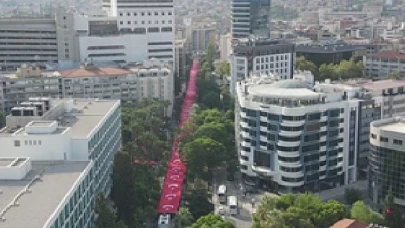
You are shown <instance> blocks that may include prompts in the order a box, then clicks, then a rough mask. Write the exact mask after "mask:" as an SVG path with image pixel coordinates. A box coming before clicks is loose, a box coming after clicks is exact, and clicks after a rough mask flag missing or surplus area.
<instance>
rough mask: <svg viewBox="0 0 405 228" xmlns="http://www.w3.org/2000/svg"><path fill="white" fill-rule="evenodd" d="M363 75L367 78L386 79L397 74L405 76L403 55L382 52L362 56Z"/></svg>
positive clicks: (404, 55) (404, 58)
mask: <svg viewBox="0 0 405 228" xmlns="http://www.w3.org/2000/svg"><path fill="white" fill-rule="evenodd" d="M363 64H364V69H365V74H366V76H368V77H376V78H387V77H388V76H389V75H390V74H392V73H396V72H399V73H400V74H401V75H404V74H405V54H403V53H400V52H395V51H382V52H378V53H374V54H369V55H366V56H363Z"/></svg>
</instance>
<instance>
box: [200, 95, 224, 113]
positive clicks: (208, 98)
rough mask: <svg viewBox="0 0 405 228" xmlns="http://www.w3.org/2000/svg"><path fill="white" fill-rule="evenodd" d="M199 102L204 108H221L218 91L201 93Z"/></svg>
mask: <svg viewBox="0 0 405 228" xmlns="http://www.w3.org/2000/svg"><path fill="white" fill-rule="evenodd" d="M200 101H201V104H203V105H204V107H206V108H210V109H211V108H216V109H221V108H222V107H221V100H220V94H219V93H218V92H208V93H206V94H202V96H201V100H200Z"/></svg>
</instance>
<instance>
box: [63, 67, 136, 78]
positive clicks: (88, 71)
mask: <svg viewBox="0 0 405 228" xmlns="http://www.w3.org/2000/svg"><path fill="white" fill-rule="evenodd" d="M129 73H130V71H128V70H125V69H120V68H110V67H105V68H98V67H92V68H86V67H81V68H78V69H73V70H65V71H61V72H60V74H61V75H62V76H63V77H66V78H75V77H99V76H120V75H127V74H129Z"/></svg>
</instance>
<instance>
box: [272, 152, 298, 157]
mask: <svg viewBox="0 0 405 228" xmlns="http://www.w3.org/2000/svg"><path fill="white" fill-rule="evenodd" d="M277 154H278V155H280V156H282V157H288V158H295V157H299V156H300V152H299V151H288V152H286V151H280V150H277Z"/></svg>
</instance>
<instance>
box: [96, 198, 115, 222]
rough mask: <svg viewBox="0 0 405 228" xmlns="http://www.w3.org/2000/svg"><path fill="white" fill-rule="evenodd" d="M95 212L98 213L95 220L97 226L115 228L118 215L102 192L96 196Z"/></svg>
mask: <svg viewBox="0 0 405 228" xmlns="http://www.w3.org/2000/svg"><path fill="white" fill-rule="evenodd" d="M94 212H95V213H96V214H97V219H96V221H95V227H96V228H115V227H116V225H115V220H116V219H117V216H116V215H115V213H114V211H113V210H112V209H111V208H110V207H109V206H108V201H107V199H106V198H105V197H104V195H103V194H102V193H99V194H98V195H97V198H96V205H95V208H94Z"/></svg>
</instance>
